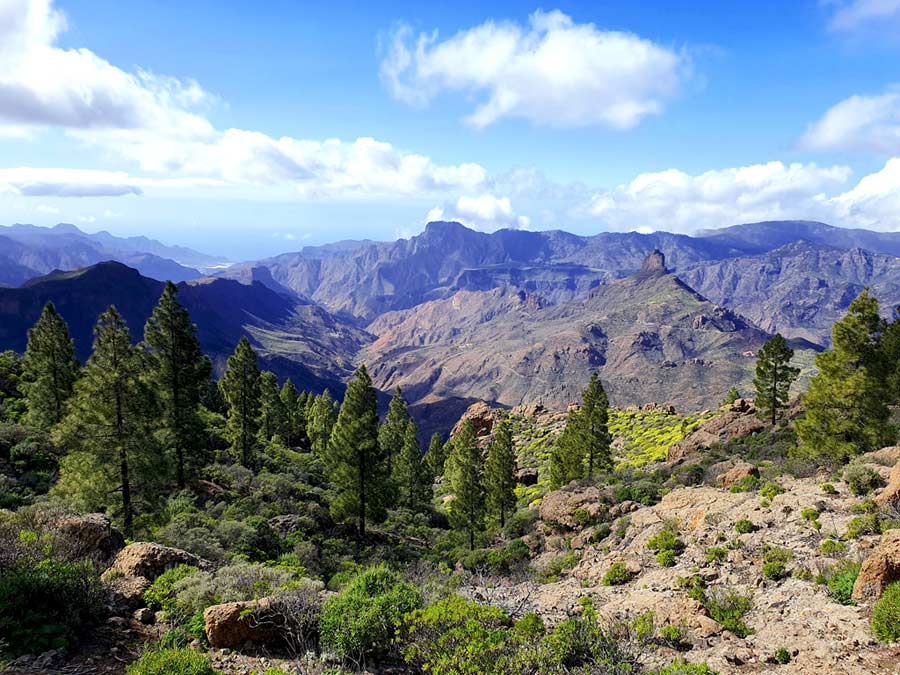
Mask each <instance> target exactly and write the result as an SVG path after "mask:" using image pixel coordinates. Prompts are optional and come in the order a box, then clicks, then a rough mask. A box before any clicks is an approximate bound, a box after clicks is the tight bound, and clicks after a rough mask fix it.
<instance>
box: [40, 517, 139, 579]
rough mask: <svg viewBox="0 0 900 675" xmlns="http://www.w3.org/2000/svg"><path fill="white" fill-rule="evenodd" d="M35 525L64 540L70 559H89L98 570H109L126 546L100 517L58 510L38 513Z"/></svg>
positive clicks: (117, 532)
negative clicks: (107, 568)
mask: <svg viewBox="0 0 900 675" xmlns="http://www.w3.org/2000/svg"><path fill="white" fill-rule="evenodd" d="M34 517H35V524H36V525H38V526H39V527H41V528H43V529H47V530H51V531H53V532H55V533H57V534H59V535H60V536H62V537H64V538H65V539H66V540H67V542H68V547H69V552H70V553H71V555H72V556H73V557H77V558H90V559H91V560H92V561H93V562H94V564H95V565H96V566H97V567H98V568H99V569H105V568H106V567H108V566H109V564H110V563H111V562H112V560H113V559H114V558H115V557H116V554H117V553H118V552H119V551H120V550H122V548H124V546H125V537H124V536H122V533H121V532H119V530H117V529H116V528H114V527H113V526H112V522H110V520H109V518H107V517H106V516H104V515H103V514H102V513H88V514H84V515H81V514H78V513H70V512H68V511H64V510H61V509H52V508H50V509H41V510H39V511H37V512H36V513H35V516H34Z"/></svg>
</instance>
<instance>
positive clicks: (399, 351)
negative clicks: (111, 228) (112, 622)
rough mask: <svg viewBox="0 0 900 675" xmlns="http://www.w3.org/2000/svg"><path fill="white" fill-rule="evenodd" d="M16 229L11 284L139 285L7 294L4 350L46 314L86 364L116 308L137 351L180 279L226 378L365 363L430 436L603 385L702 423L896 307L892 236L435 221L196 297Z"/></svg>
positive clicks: (132, 255)
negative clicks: (414, 231)
mask: <svg viewBox="0 0 900 675" xmlns="http://www.w3.org/2000/svg"><path fill="white" fill-rule="evenodd" d="M6 231H7V232H12V233H14V234H15V235H16V237H17V238H16V239H12V238H11V237H8V241H9V243H8V244H7V245H6V246H4V248H3V249H2V251H0V254H2V259H0V272H2V274H3V275H5V277H3V278H7V279H10V278H15V277H16V275H19V276H22V275H26V274H27V275H33V271H34V269H35V268H36V266H37V262H36V259H35V256H36V255H37V254H36V253H35V252H34V250H35V249H37V250H38V251H40V252H41V254H42V255H44V256H46V257H45V258H39V259H37V260H38V261H42V262H41V264H43V265H44V267H45V268H46V267H47V266H48V265H50V264H51V261H52V265H53V266H54V267H63V268H64V267H66V266H68V267H81V266H83V265H91V263H92V262H95V261H94V260H93V259H92V258H91V256H98V255H104V254H107V255H108V253H109V252H110V251H113V250H114V251H115V252H116V255H117V256H119V257H118V258H116V259H117V260H122V262H123V263H124V264H128V265H131V266H133V267H135V268H137V270H139V271H140V272H141V274H138V272H136V271H134V270H129V269H128V268H127V267H125V266H124V265H123V264H116V263H103V264H99V265H94V266H93V267H90V266H89V267H86V268H85V269H82V270H80V271H78V272H74V273H73V272H62V273H61V272H55V273H52V274H50V275H48V276H46V277H42V278H39V279H33V280H31V281H29V282H28V283H26V284H25V285H24V286H23V287H22V288H18V289H7V290H0V348H13V349H17V350H21V349H23V348H24V346H25V335H26V331H27V328H28V327H29V326H30V325H31V323H33V321H34V320H35V319H36V318H37V315H38V312H39V311H40V308H41V306H42V305H43V303H44V302H46V300H48V299H52V300H53V301H54V302H55V303H56V304H57V306H58V307H59V308H60V311H61V313H62V314H63V316H64V317H66V319H67V320H69V322H70V324H71V325H72V330H73V335H74V336H75V339H76V342H77V345H78V351H79V355H80V356H81V357H82V358H83V357H84V356H86V355H87V353H88V350H89V346H90V339H91V338H90V330H91V326H92V324H93V321H94V319H95V318H96V316H97V314H99V313H100V311H102V310H103V309H104V308H105V307H106V306H107V305H108V304H110V303H114V304H116V305H117V307H119V308H120V310H121V311H122V312H123V314H124V315H125V316H126V318H127V319H128V321H129V324H130V325H131V326H132V330H133V331H134V333H135V336H136V337H139V336H140V334H141V332H142V329H143V322H144V321H145V320H146V317H147V315H149V312H150V310H151V308H152V306H153V305H154V304H155V302H156V300H157V299H158V297H159V294H160V292H161V289H162V284H161V283H160V282H159V281H155V280H154V277H155V278H157V279H161V278H175V280H182V281H186V283H182V284H181V285H180V288H181V291H180V295H181V297H182V300H183V302H184V303H185V305H186V306H187V307H188V308H189V309H190V311H191V313H192V316H193V317H194V320H195V321H196V322H197V324H198V326H199V330H200V336H201V342H202V344H203V346H204V348H205V349H206V350H207V351H208V352H209V353H210V355H211V356H212V357H213V359H214V361H215V362H216V364H217V368H218V369H219V370H220V371H221V369H222V368H224V361H225V358H226V356H227V355H228V354H229V353H230V352H231V351H232V349H233V348H234V345H235V343H236V342H237V340H238V338H239V337H240V336H241V335H242V334H247V335H249V336H250V338H251V341H252V342H253V344H254V346H255V347H256V348H257V349H258V350H259V352H260V354H261V356H262V357H263V359H264V362H265V364H266V366H267V367H269V368H271V369H273V370H274V371H276V372H277V373H278V374H279V375H281V376H288V375H290V376H291V377H292V378H293V379H294V381H295V382H297V383H298V384H300V385H302V386H305V387H308V388H311V389H315V390H321V389H323V388H324V387H329V388H331V389H332V390H335V391H336V390H339V389H340V387H341V382H343V381H344V380H345V378H346V377H347V376H348V374H349V373H350V372H351V371H352V369H353V368H354V367H355V366H356V364H358V363H361V362H365V363H367V364H368V365H369V367H370V370H371V372H372V375H373V379H374V381H375V384H376V386H378V387H379V388H381V389H383V390H389V389H392V388H393V387H395V386H398V385H400V386H402V387H403V388H404V391H405V392H406V396H407V398H408V400H409V401H410V402H411V403H412V404H413V405H414V408H415V409H416V411H417V414H418V415H419V416H420V417H421V418H427V419H432V418H434V416H435V413H434V411H436V410H442V411H444V412H446V411H451V412H452V413H455V412H456V411H457V409H458V408H461V407H464V406H465V405H467V404H468V403H470V402H472V401H474V400H486V401H489V402H491V403H499V404H502V405H510V406H512V405H517V404H520V403H538V402H542V403H545V404H547V405H551V406H554V407H560V406H564V405H566V404H567V403H569V402H571V401H573V400H575V399H577V396H578V392H579V391H580V390H581V388H582V387H583V386H584V383H585V382H586V381H587V379H588V377H589V376H590V373H591V372H592V371H594V370H599V371H600V373H601V376H602V377H603V379H604V383H605V384H606V386H607V390H608V391H609V392H610V395H611V399H612V401H613V403H614V404H617V405H624V404H630V403H643V402H647V401H650V400H655V401H657V402H659V403H674V404H675V405H676V406H678V407H679V408H682V409H700V408H704V407H708V406H710V405H714V404H715V403H717V402H718V401H719V400H720V398H721V396H722V395H723V394H724V392H725V390H726V389H727V388H728V387H730V386H731V385H732V384H734V383H736V382H738V383H742V385H743V387H744V388H745V389H749V388H750V371H751V367H752V365H753V358H752V356H753V354H754V353H755V351H756V350H757V349H758V348H759V346H760V345H761V344H762V343H763V342H764V341H765V340H766V339H767V338H768V337H769V335H770V334H772V333H774V332H776V331H780V332H781V333H783V334H784V335H785V336H786V337H788V338H792V339H794V342H795V346H796V347H797V348H798V349H816V348H821V347H824V346H827V345H828V344H829V341H830V335H829V332H830V327H831V325H832V324H833V322H834V321H835V320H836V319H838V318H839V317H840V316H841V315H842V314H843V313H844V312H845V311H846V308H847V306H848V305H849V303H850V301H851V300H852V299H853V298H854V297H856V295H858V294H859V292H861V291H862V289H863V288H864V287H866V286H869V287H871V288H872V289H873V291H874V292H875V293H876V295H877V296H878V297H879V299H880V300H881V301H882V305H883V307H884V311H885V313H886V314H888V313H890V312H891V308H892V307H893V306H895V305H897V304H900V256H898V254H900V234H898V233H875V232H868V231H865V230H845V229H841V228H836V227H831V226H828V225H826V224H823V223H814V222H806V221H785V222H767V223H755V224H746V225H738V226H735V227H730V228H725V229H722V230H715V231H710V232H704V233H702V234H701V235H700V236H694V237H691V236H686V235H678V234H670V233H666V232H656V233H652V234H638V233H600V234H597V235H594V236H588V237H585V236H577V235H573V234H569V233H566V232H561V231H550V232H531V231H523V230H501V231H498V232H494V233H491V234H487V233H483V232H478V231H475V230H471V229H469V228H467V227H464V226H463V225H460V224H459V223H454V222H434V223H429V224H428V226H427V227H426V229H425V231H424V232H423V233H422V234H420V235H418V236H415V237H412V238H410V239H400V240H398V241H395V242H387V243H378V242H372V241H344V242H339V243H336V244H330V245H325V246H316V247H306V248H304V249H302V250H301V251H298V252H296V253H285V254H282V255H280V256H276V257H274V258H269V259H265V260H260V261H256V262H246V263H240V264H237V265H234V266H232V267H229V268H227V269H224V270H220V271H218V272H217V273H216V276H213V277H206V278H199V279H197V278H195V277H199V276H200V272H199V271H197V270H196V269H190V268H187V267H185V266H183V265H179V263H176V262H175V261H174V259H173V258H166V257H162V256H163V255H164V254H165V255H171V256H179V258H178V259H179V260H193V261H194V262H195V263H197V264H200V263H204V264H207V263H208V264H210V265H214V264H216V263H215V262H214V260H215V259H211V258H210V257H208V256H203V254H200V253H197V252H192V251H187V250H184V249H178V248H177V247H165V246H163V245H162V244H159V243H158V242H153V241H152V240H147V239H144V238H131V239H128V240H121V239H118V238H114V237H111V236H110V235H106V234H104V233H101V234H99V235H84V233H81V232H79V231H78V230H77V229H75V228H72V227H71V226H58V227H56V228H53V229H52V230H40V228H31V227H27V226H17V227H14V228H8V230H6ZM0 236H2V235H0ZM48 242H49V243H48ZM60 242H65V245H60ZM81 261H84V262H83V263H82V262H81ZM23 270H24V271H23ZM169 272H171V274H170V273H169ZM179 275H181V276H179ZM148 277H150V278H148ZM238 282H240V283H238ZM801 360H802V361H803V363H806V364H808V363H809V362H810V360H811V358H810V357H809V356H802V357H801ZM442 417H446V418H447V419H452V418H453V416H452V414H448V415H442Z"/></svg>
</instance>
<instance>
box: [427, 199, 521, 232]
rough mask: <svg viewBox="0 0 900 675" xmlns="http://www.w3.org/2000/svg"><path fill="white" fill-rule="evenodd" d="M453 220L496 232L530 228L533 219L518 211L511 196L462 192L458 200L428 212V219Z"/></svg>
mask: <svg viewBox="0 0 900 675" xmlns="http://www.w3.org/2000/svg"><path fill="white" fill-rule="evenodd" d="M436 220H453V221H456V222H459V223H462V224H463V225H467V226H468V227H471V228H473V229H476V230H483V231H486V232H492V231H494V230H501V229H528V228H529V227H530V225H531V220H530V219H529V218H528V216H523V215H519V214H517V213H516V212H515V211H514V210H513V207H512V203H511V202H510V200H509V198H508V197H497V196H496V195H493V194H490V193H483V194H479V195H462V196H460V197H459V198H458V199H457V200H456V202H454V203H448V204H445V205H444V206H436V207H434V208H432V209H431V210H429V211H428V214H427V215H426V217H425V222H427V223H430V222H433V221H436Z"/></svg>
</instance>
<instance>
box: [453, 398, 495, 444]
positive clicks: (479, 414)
mask: <svg viewBox="0 0 900 675" xmlns="http://www.w3.org/2000/svg"><path fill="white" fill-rule="evenodd" d="M496 414H497V413H496V411H495V410H494V409H493V408H491V406H489V405H488V404H487V403H484V402H483V401H478V402H477V403H473V404H472V405H470V406H469V407H468V408H466V411H465V412H464V413H463V414H462V417H460V418H459V422H457V423H456V425H455V426H454V427H453V431H451V432H450V437H451V438H452V437H453V436H455V435H456V434H457V433H459V430H460V429H461V428H462V425H463V422H465V421H466V420H469V421H470V422H471V423H472V428H473V429H474V430H475V436H476V438H483V437H486V436H490V435H491V432H492V431H493V429H494V421H495V419H496Z"/></svg>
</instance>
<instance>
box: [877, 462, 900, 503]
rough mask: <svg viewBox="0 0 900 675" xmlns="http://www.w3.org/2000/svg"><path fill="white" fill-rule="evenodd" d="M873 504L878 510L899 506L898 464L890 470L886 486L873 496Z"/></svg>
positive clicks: (899, 468) (899, 483) (899, 467)
mask: <svg viewBox="0 0 900 675" xmlns="http://www.w3.org/2000/svg"><path fill="white" fill-rule="evenodd" d="M875 503H876V504H877V505H878V506H879V508H884V507H886V506H892V505H895V504H900V462H897V463H896V464H895V465H894V468H893V469H892V470H891V475H890V478H889V479H888V484H887V485H886V486H885V488H884V489H883V490H882V491H881V492H879V493H878V494H877V495H876V496H875Z"/></svg>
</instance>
